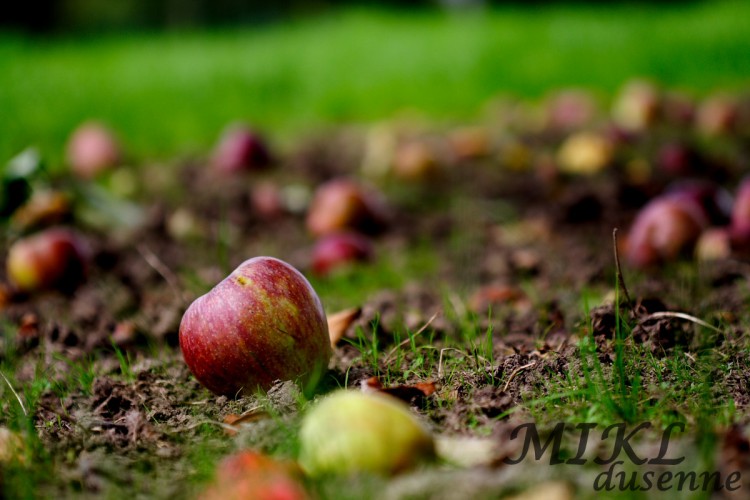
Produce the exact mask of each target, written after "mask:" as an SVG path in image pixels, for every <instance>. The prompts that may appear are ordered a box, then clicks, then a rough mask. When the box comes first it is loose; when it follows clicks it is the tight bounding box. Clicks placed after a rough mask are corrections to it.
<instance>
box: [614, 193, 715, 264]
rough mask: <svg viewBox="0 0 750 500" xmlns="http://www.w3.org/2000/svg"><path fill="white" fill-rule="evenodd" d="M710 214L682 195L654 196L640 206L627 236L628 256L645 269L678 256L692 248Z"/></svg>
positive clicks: (630, 260)
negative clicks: (644, 204) (643, 205)
mask: <svg viewBox="0 0 750 500" xmlns="http://www.w3.org/2000/svg"><path fill="white" fill-rule="evenodd" d="M707 226H708V217H707V216H706V214H705V212H704V211H703V209H702V207H700V206H699V205H698V204H697V203H694V202H692V201H691V200H690V199H689V198H686V197H680V196H669V195H665V196H660V197H657V198H654V199H653V200H651V202H649V203H648V204H647V205H646V206H645V207H643V208H642V209H641V211H640V212H639V213H638V215H637V216H636V218H635V221H634V222H633V226H632V228H631V230H630V234H629V235H628V240H627V245H626V248H625V249H626V251H625V256H626V258H627V260H628V261H629V262H630V264H631V265H633V266H635V267H640V268H645V267H649V266H652V265H655V264H659V263H662V262H667V261H670V260H673V259H675V258H677V257H678V256H679V255H680V254H681V253H683V252H686V251H689V250H690V249H692V247H693V245H694V244H695V242H696V241H697V240H698V237H699V236H700V234H701V231H702V230H703V229H705V228H706V227H707Z"/></svg>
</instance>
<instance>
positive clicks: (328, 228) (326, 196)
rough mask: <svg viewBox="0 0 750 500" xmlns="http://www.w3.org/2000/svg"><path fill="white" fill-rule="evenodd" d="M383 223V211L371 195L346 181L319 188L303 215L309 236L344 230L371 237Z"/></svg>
mask: <svg viewBox="0 0 750 500" xmlns="http://www.w3.org/2000/svg"><path fill="white" fill-rule="evenodd" d="M384 222H385V215H384V209H383V207H382V204H381V202H380V200H379V199H378V198H377V196H376V195H375V194H374V192H372V191H370V190H367V189H365V188H364V187H362V186H361V185H360V184H358V183H356V182H354V181H353V180H350V179H346V178H338V179H333V180H330V181H328V182H326V183H324V184H321V185H320V186H319V187H318V189H317V190H316V191H315V194H314V195H313V199H312V201H311V203H310V207H309V208H308V211H307V229H308V231H309V232H310V234H312V235H313V236H323V235H325V234H330V233H336V232H340V231H346V230H355V231H362V232H365V233H373V232H377V231H378V230H379V229H381V228H382V227H383V225H384Z"/></svg>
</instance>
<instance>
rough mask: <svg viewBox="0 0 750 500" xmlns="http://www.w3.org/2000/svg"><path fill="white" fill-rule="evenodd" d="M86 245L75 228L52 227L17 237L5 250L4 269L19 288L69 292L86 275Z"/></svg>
mask: <svg viewBox="0 0 750 500" xmlns="http://www.w3.org/2000/svg"><path fill="white" fill-rule="evenodd" d="M88 258H89V251H88V248H87V246H86V244H85V242H84V241H83V239H82V238H81V237H80V236H79V235H78V234H77V233H75V232H73V231H72V230H69V229H65V228H52V229H47V230H45V231H42V232H40V233H37V234H34V235H32V236H28V237H26V238H22V239H20V240H18V241H16V242H15V243H14V244H13V245H12V246H11V247H10V250H8V260H7V271H8V278H9V280H10V282H11V284H12V285H13V286H15V287H16V288H17V289H18V290H19V291H21V292H26V293H30V292H35V291H38V290H43V289H57V290H60V291H63V292H71V291H73V290H74V289H75V288H76V286H78V285H79V284H80V283H81V282H82V281H83V280H84V278H85V276H86V268H87V261H88Z"/></svg>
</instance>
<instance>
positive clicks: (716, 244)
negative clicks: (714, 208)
mask: <svg viewBox="0 0 750 500" xmlns="http://www.w3.org/2000/svg"><path fill="white" fill-rule="evenodd" d="M731 254H732V242H731V238H730V234H729V230H728V229H727V228H725V227H712V228H709V229H706V230H705V231H703V233H702V234H701V236H700V238H698V242H697V243H696V244H695V257H696V258H697V259H698V260H700V261H710V260H722V259H727V258H729V256H730V255H731Z"/></svg>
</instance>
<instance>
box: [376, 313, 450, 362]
mask: <svg viewBox="0 0 750 500" xmlns="http://www.w3.org/2000/svg"><path fill="white" fill-rule="evenodd" d="M438 314H440V311H437V312H435V314H433V315H432V317H431V318H430V319H428V320H427V323H425V324H424V325H422V328H420V329H419V330H417V331H416V333H415V334H414V335H411V336H410V337H409V338H406V339H404V340H403V341H402V342H399V343H398V344H397V345H396V346H394V347H393V349H391V350H390V352H388V354H387V355H386V356H385V358H383V362H384V363H385V364H388V363H390V361H391V356H393V355H394V354H395V353H396V351H398V350H399V349H401V348H402V347H403V346H405V345H406V344H408V343H409V342H411V341H412V340H413V339H414V338H415V337H416V336H417V335H419V334H421V333H422V332H423V331H425V330H426V329H427V327H428V326H430V324H431V323H432V322H433V321H434V320H435V318H437V316H438Z"/></svg>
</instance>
